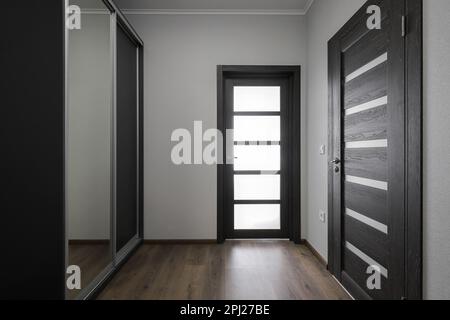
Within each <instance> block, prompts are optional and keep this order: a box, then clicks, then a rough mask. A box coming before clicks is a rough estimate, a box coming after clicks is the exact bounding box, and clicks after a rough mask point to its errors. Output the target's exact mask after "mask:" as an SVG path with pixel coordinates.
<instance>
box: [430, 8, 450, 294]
mask: <svg viewBox="0 0 450 320" xmlns="http://www.w3.org/2000/svg"><path fill="white" fill-rule="evenodd" d="M449 16H450V1H448V0H432V1H427V0H425V1H424V92H425V95H424V201H425V203H424V257H423V258H424V267H425V270H424V271H425V273H424V288H425V297H426V298H429V299H450V269H449V265H450V105H449V101H450V90H449V89H450V62H449V57H450V19H449Z"/></svg>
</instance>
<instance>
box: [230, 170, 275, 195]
mask: <svg viewBox="0 0 450 320" xmlns="http://www.w3.org/2000/svg"><path fill="white" fill-rule="evenodd" d="M234 200H280V176H279V175H235V176H234Z"/></svg>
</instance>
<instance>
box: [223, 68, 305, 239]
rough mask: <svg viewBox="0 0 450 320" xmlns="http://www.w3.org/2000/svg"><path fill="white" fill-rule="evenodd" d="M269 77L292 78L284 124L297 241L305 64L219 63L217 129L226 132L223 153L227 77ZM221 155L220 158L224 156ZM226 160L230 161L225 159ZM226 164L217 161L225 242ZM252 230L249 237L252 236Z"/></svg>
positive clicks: (291, 227)
mask: <svg viewBox="0 0 450 320" xmlns="http://www.w3.org/2000/svg"><path fill="white" fill-rule="evenodd" d="M258 77H260V78H265V77H279V78H286V79H287V81H288V92H287V108H286V109H287V111H286V112H287V113H288V114H289V117H288V121H287V123H285V124H284V125H285V126H286V127H287V128H288V130H287V132H288V139H290V141H289V142H288V145H289V146H290V148H287V159H286V160H287V163H286V167H287V171H288V172H290V173H291V174H290V175H286V179H287V181H286V183H287V185H288V188H287V189H288V190H287V191H286V193H287V194H286V197H285V198H286V199H287V206H286V208H287V219H288V235H289V239H290V240H291V241H293V242H295V243H296V244H300V243H301V217H300V208H301V206H300V203H301V200H300V192H301V186H300V179H301V170H300V168H301V150H300V148H301V143H300V141H301V110H300V107H301V103H300V84H301V67H300V66H237V65H229V66H225V65H218V66H217V129H218V130H220V132H222V133H223V149H222V150H220V151H221V155H220V156H223V158H225V155H226V150H225V149H226V145H227V141H226V134H225V132H226V129H227V128H226V119H227V110H226V107H225V80H226V79H229V78H258ZM220 156H219V159H220ZM224 162H226V161H225V160H224ZM226 171H227V165H226V164H218V165H217V242H218V243H223V242H225V240H226V225H225V206H226V197H225V192H227V190H228V186H227V185H226V178H225V177H226ZM251 236H252V234H251V232H250V233H249V237H251Z"/></svg>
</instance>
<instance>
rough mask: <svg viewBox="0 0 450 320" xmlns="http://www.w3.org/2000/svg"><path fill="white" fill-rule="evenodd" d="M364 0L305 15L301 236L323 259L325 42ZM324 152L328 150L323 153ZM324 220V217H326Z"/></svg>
mask: <svg viewBox="0 0 450 320" xmlns="http://www.w3.org/2000/svg"><path fill="white" fill-rule="evenodd" d="M364 2H365V0H339V1H336V0H315V1H314V3H313V5H312V7H311V8H310V10H309V12H308V14H307V29H308V36H307V37H308V62H307V66H308V75H307V81H306V82H307V84H306V85H307V92H306V98H307V102H306V119H307V121H306V136H307V145H306V150H307V151H306V153H307V158H306V167H307V170H306V171H307V175H306V176H305V177H304V179H306V183H307V187H306V192H307V193H306V195H305V199H306V210H305V211H304V212H303V216H304V217H303V218H304V219H305V220H306V226H307V228H306V234H305V237H306V238H307V239H308V241H309V242H310V243H311V245H313V246H314V248H316V250H317V251H318V252H319V253H320V254H321V255H322V257H324V258H325V259H326V258H327V256H328V250H327V247H328V243H327V241H328V237H327V232H328V231H327V230H328V229H327V228H328V221H325V223H323V222H321V221H320V220H319V211H320V210H323V211H325V212H327V209H328V203H327V201H328V199H327V196H328V193H327V186H328V182H327V174H328V171H327V170H328V169H327V168H328V165H327V160H328V158H327V155H320V153H319V147H320V145H322V144H324V145H327V142H328V47H327V44H328V40H329V39H330V38H331V37H332V36H333V35H334V34H335V33H336V32H337V31H338V30H339V29H340V28H341V27H342V26H343V25H344V24H345V22H347V20H348V19H349V18H350V17H351V16H352V15H353V14H354V13H355V12H356V11H357V10H358V9H359V8H360V7H361V6H362V5H363V4H364ZM327 153H328V150H327ZM327 218H328V217H327Z"/></svg>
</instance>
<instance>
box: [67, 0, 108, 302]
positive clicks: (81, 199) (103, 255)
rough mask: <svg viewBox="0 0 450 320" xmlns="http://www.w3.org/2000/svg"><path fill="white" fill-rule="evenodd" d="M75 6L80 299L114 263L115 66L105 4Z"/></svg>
mask: <svg viewBox="0 0 450 320" xmlns="http://www.w3.org/2000/svg"><path fill="white" fill-rule="evenodd" d="M87 3H88V4H89V7H86V5H85V4H87ZM70 5H78V6H79V7H80V8H81V12H82V13H81V29H79V30H76V29H75V30H70V31H68V33H69V36H68V72H67V74H68V76H67V77H68V83H67V86H68V105H67V147H66V148H67V149H66V152H67V154H66V165H67V168H66V172H67V182H66V183H67V192H66V201H67V203H66V208H67V213H66V215H67V217H66V219H67V224H68V229H67V237H68V241H69V243H68V266H71V265H76V266H79V267H80V269H81V289H80V290H77V289H72V290H69V289H68V288H66V290H67V297H68V298H69V299H74V298H77V297H78V296H79V295H80V293H81V292H82V291H83V289H86V287H87V286H88V285H89V284H90V283H92V281H93V280H94V279H95V278H96V277H98V276H99V275H100V273H101V272H102V271H103V270H105V268H106V267H107V266H108V264H109V263H111V261H112V254H111V243H110V239H111V235H110V234H111V184H112V177H111V161H112V154H111V152H112V147H111V140H112V134H111V130H112V121H111V118H112V101H111V96H112V80H111V79H112V63H111V44H110V13H109V11H108V9H107V8H106V7H105V5H104V4H103V2H102V1H101V0H97V1H89V2H86V1H70ZM99 8H102V9H100V10H99ZM92 9H95V10H92Z"/></svg>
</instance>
